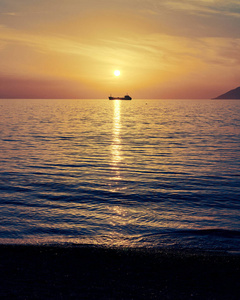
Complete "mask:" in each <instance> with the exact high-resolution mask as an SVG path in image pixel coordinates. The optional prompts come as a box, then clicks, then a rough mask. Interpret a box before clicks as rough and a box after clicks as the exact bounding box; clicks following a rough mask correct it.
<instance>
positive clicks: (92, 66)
mask: <svg viewBox="0 0 240 300" xmlns="http://www.w3.org/2000/svg"><path fill="white" fill-rule="evenodd" d="M115 70H119V71H120V75H119V76H115V75H114V71H115ZM238 86H240V0H227V1H226V0H181V1H180V0H0V98H49V99H50V98H97V99H102V98H106V97H108V96H109V94H113V95H114V96H123V95H125V94H126V93H129V94H130V95H131V96H132V97H134V98H141V99H144V98H147V99H150V98H157V99H169V98H170V99H171V98H181V99H185V98H186V99H187V98H192V99H195V98H196V99H203V98H213V97H216V96H218V95H220V94H222V93H225V92H227V91H228V90H230V89H233V88H236V87H238Z"/></svg>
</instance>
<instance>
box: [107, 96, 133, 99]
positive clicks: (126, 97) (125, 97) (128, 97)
mask: <svg viewBox="0 0 240 300" xmlns="http://www.w3.org/2000/svg"><path fill="white" fill-rule="evenodd" d="M108 99H109V100H132V98H131V97H130V96H129V95H125V96H124V97H112V96H111V95H110V96H109V97H108Z"/></svg>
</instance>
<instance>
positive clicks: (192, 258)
mask: <svg viewBox="0 0 240 300" xmlns="http://www.w3.org/2000/svg"><path fill="white" fill-rule="evenodd" d="M0 253H1V265H0V268H1V279H0V282H1V289H0V297H1V299H124V300H125V299H174V300H177V299H201V300H206V299H209V300H210V299H211V300H213V299H216V300H219V299H220V300H221V299H228V300H230V299H236V300H237V299H240V285H239V282H240V281H239V278H240V255H237V254H228V253H225V252H200V251H193V250H192V251H186V250H168V249H164V250H159V249H158V250H153V249H150V250H149V249H109V248H101V247H90V246H89V247H88V246H84V247H83V246H21V245H18V246H16V245H15V246H14V245H0Z"/></svg>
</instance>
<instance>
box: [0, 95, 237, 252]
mask: <svg viewBox="0 0 240 300" xmlns="http://www.w3.org/2000/svg"><path fill="white" fill-rule="evenodd" d="M0 211H1V213H0V244H31V245H39V244H44V245H45V244H54V245H55V244H57V245H75V244H76V245H93V246H103V247H126V248H132V247H133V248H138V247H147V248H171V249H200V250H203V249H204V250H210V251H211V250H214V251H216V250H224V251H230V252H235V253H236V252H239V253H240V100H211V99H205V100H194V99H189V100H174V99H172V100H161V99H159V100H158V99H141V100H140V99H139V100H138V99H133V100H131V101H121V100H113V101H109V100H108V99H86V100H83V99H81V100H80V99H74V100H70V99H64V100H61V99H59V100H57V99H49V100H48V99H37V100H31V99H1V100H0Z"/></svg>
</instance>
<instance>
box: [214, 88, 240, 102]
mask: <svg viewBox="0 0 240 300" xmlns="http://www.w3.org/2000/svg"><path fill="white" fill-rule="evenodd" d="M213 99H240V86H239V87H237V88H236V89H234V90H231V91H229V92H227V93H225V94H222V95H220V96H218V97H216V98H213Z"/></svg>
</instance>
